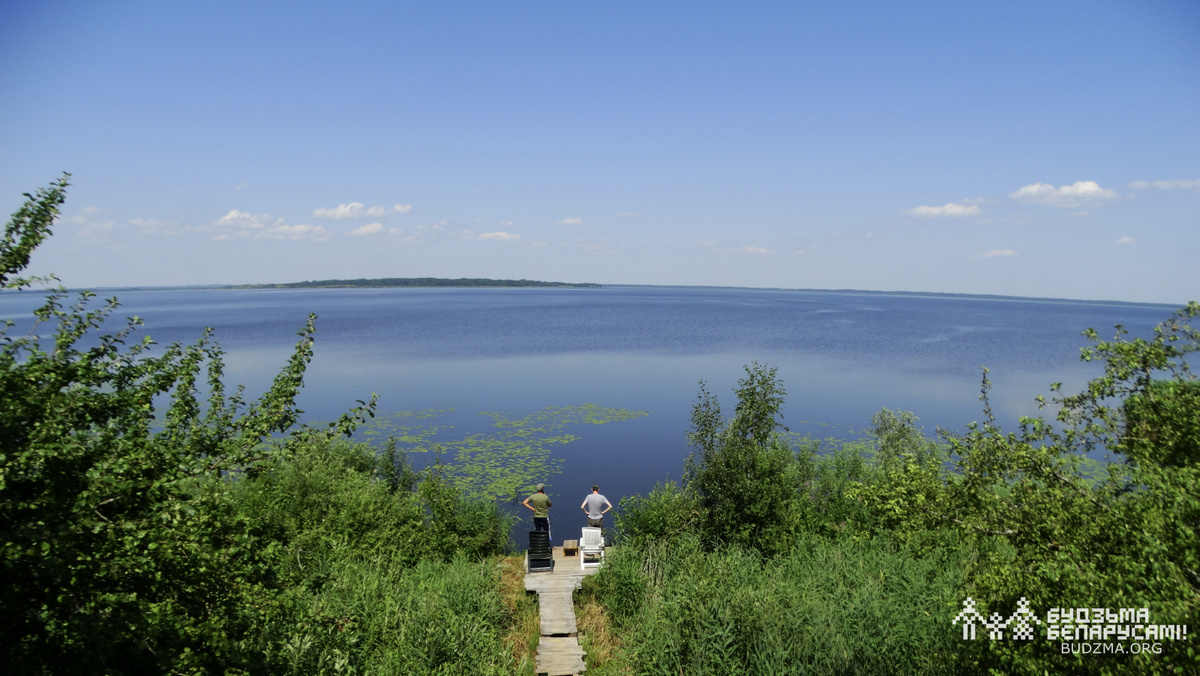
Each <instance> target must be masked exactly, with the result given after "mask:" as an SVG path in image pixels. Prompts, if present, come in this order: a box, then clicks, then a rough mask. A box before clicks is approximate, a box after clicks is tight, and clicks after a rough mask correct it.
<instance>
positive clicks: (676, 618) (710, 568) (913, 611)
mask: <svg viewBox="0 0 1200 676" xmlns="http://www.w3.org/2000/svg"><path fill="white" fill-rule="evenodd" d="M962 578H963V569H962V566H961V564H960V562H959V561H958V560H957V558H956V557H942V558H940V559H935V558H916V557H912V556H910V555H908V554H906V553H905V552H903V551H901V550H900V549H898V548H897V547H896V546H895V545H894V544H892V543H891V542H890V541H888V540H886V539H873V540H866V541H863V540H853V539H850V538H844V539H839V540H828V539H823V538H815V537H814V538H809V539H806V540H802V541H800V542H798V543H797V544H796V546H795V547H793V548H792V549H791V551H790V552H789V553H787V554H785V555H782V556H777V557H773V558H765V557H763V556H762V555H760V554H758V553H756V552H754V551H751V550H744V549H733V548H728V549H722V550H718V551H714V552H706V551H704V549H703V547H702V546H701V543H700V541H699V539H698V538H697V537H695V536H694V535H690V534H685V535H681V536H680V537H677V538H674V539H672V540H668V541H662V542H659V543H657V544H643V545H642V546H640V547H635V546H626V547H621V548H619V549H616V550H614V551H613V554H612V555H611V556H610V557H608V559H607V562H606V563H605V566H604V568H603V569H602V570H601V571H600V573H599V574H598V575H596V576H594V577H591V578H588V579H587V580H586V581H585V582H584V589H583V595H584V596H585V597H589V598H592V599H595V600H597V601H599V602H601V603H603V604H604V605H605V606H606V607H607V608H608V609H609V610H610V611H611V613H612V615H613V619H614V620H615V622H616V624H617V626H618V628H619V634H620V638H621V640H622V641H623V643H624V646H625V649H626V650H627V651H628V652H629V653H631V654H632V656H633V659H634V661H635V662H636V664H637V669H638V670H639V671H640V672H642V673H647V674H664V675H665V674H679V673H686V674H730V673H748V674H833V673H837V674H882V673H888V674H893V673H939V672H942V671H949V669H950V667H949V664H950V659H951V657H952V653H953V651H954V650H955V647H956V642H957V636H956V635H955V632H954V631H951V628H952V624H951V619H952V617H953V615H954V612H955V610H956V608H955V606H956V605H957V603H958V600H957V598H956V591H955V589H956V586H957V585H959V584H961V583H962Z"/></svg>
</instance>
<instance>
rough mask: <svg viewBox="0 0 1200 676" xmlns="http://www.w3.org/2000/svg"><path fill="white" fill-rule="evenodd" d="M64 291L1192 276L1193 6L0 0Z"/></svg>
mask: <svg viewBox="0 0 1200 676" xmlns="http://www.w3.org/2000/svg"><path fill="white" fill-rule="evenodd" d="M2 11H3V17H4V18H3V20H2V21H0V66H2V67H0V92H3V94H0V149H2V151H0V152H2V153H3V158H4V161H3V162H2V163H0V207H3V208H6V209H7V213H11V212H12V211H14V210H16V208H17V207H18V206H19V204H20V201H21V193H23V192H27V191H32V190H34V189H36V188H37V187H39V186H43V185H46V184H47V183H48V182H50V181H51V180H53V179H54V178H55V177H57V176H58V175H59V174H60V173H61V172H63V171H69V172H71V173H72V188H71V191H70V195H69V199H68V203H67V205H66V207H65V209H64V212H63V219H62V220H61V221H60V223H59V224H58V226H57V227H56V230H55V235H54V237H53V238H52V240H51V241H50V242H49V243H47V244H46V245H44V247H43V248H42V249H41V250H39V252H38V253H37V254H36V256H35V260H34V268H35V270H34V272H39V273H45V272H54V273H56V274H58V275H59V277H60V278H62V279H63V281H64V282H65V283H66V284H68V285H70V286H101V287H103V286H126V285H175V284H211V283H254V282H288V281H301V280H309V279H328V278H346V277H417V276H436V277H462V276H467V277H495V278H528V279H542V280H555V281H589V282H600V283H625V284H689V285H728V286H765V287H785V288H822V289H830V288H833V289H840V288H853V289H871V290H885V291H936V292H958V293H990V294H1012V295H1025V296H1041V297H1065V298H1081V299H1109V300H1128V301H1146V302H1167V303H1182V302H1184V301H1187V300H1190V299H1196V298H1200V264H1198V262H1200V228H1198V226H1200V123H1198V122H1197V121H1198V120H1200V4H1198V3H1195V2H1190V1H1184V0H1181V1H1165V0H1143V1H1134V0H1110V1H1107V2H1104V1H1101V2H1045V1H1039V2H1024V1H1020V0H1018V1H1013V2H1004V3H977V2H903V3H897V2H874V1H870V2H853V1H851V2H843V3H811V2H787V3H769V2H759V3H710V2H686V3H683V2H680V3H675V2H657V3H617V2H609V3H578V2H534V1H526V2H509V3H497V2H492V3H465V2H439V3H421V4H409V3H396V2H388V3H382V2H381V3H340V4H339V5H338V6H337V7H334V6H333V5H332V4H325V3H322V4H315V3H305V2H287V3H282V2H280V3H273V2H261V3H245V2H238V3H210V2H205V3H186V4H185V3H162V2H121V3H98V2H54V3H35V2H22V3H8V4H7V5H5V8H4V9H3V10H2Z"/></svg>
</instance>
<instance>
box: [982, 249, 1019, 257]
mask: <svg viewBox="0 0 1200 676" xmlns="http://www.w3.org/2000/svg"><path fill="white" fill-rule="evenodd" d="M980 255H981V256H983V257H984V258H995V257H997V256H1011V257H1014V258H1015V257H1016V255H1017V252H1016V251H1013V250H1012V249H992V250H991V251H987V252H984V253H983V254H980Z"/></svg>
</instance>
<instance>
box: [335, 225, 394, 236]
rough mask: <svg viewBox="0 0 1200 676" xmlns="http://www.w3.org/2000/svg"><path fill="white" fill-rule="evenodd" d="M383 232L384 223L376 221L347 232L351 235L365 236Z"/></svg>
mask: <svg viewBox="0 0 1200 676" xmlns="http://www.w3.org/2000/svg"><path fill="white" fill-rule="evenodd" d="M393 229H394V228H393ZM381 232H383V223H379V222H375V223H367V224H366V225H364V226H360V227H357V228H355V229H353V230H351V231H350V232H348V233H346V234H347V235H349V236H350V237H363V236H366V235H378V234H379V233H381Z"/></svg>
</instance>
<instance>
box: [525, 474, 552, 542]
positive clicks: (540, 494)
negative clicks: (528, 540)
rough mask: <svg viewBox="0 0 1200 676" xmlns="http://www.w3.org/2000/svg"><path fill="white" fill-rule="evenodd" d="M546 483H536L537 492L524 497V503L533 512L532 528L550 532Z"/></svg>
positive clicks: (548, 498) (549, 505)
mask: <svg viewBox="0 0 1200 676" xmlns="http://www.w3.org/2000/svg"><path fill="white" fill-rule="evenodd" d="M545 489H546V484H538V485H537V493H534V494H533V495H531V496H529V497H527V498H525V501H524V502H522V503H521V504H522V505H525V506H526V507H528V508H529V510H530V511H532V512H533V529H534V530H535V531H538V530H544V531H546V532H547V533H549V532H550V507H551V503H550V496H548V495H546V490H545Z"/></svg>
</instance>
